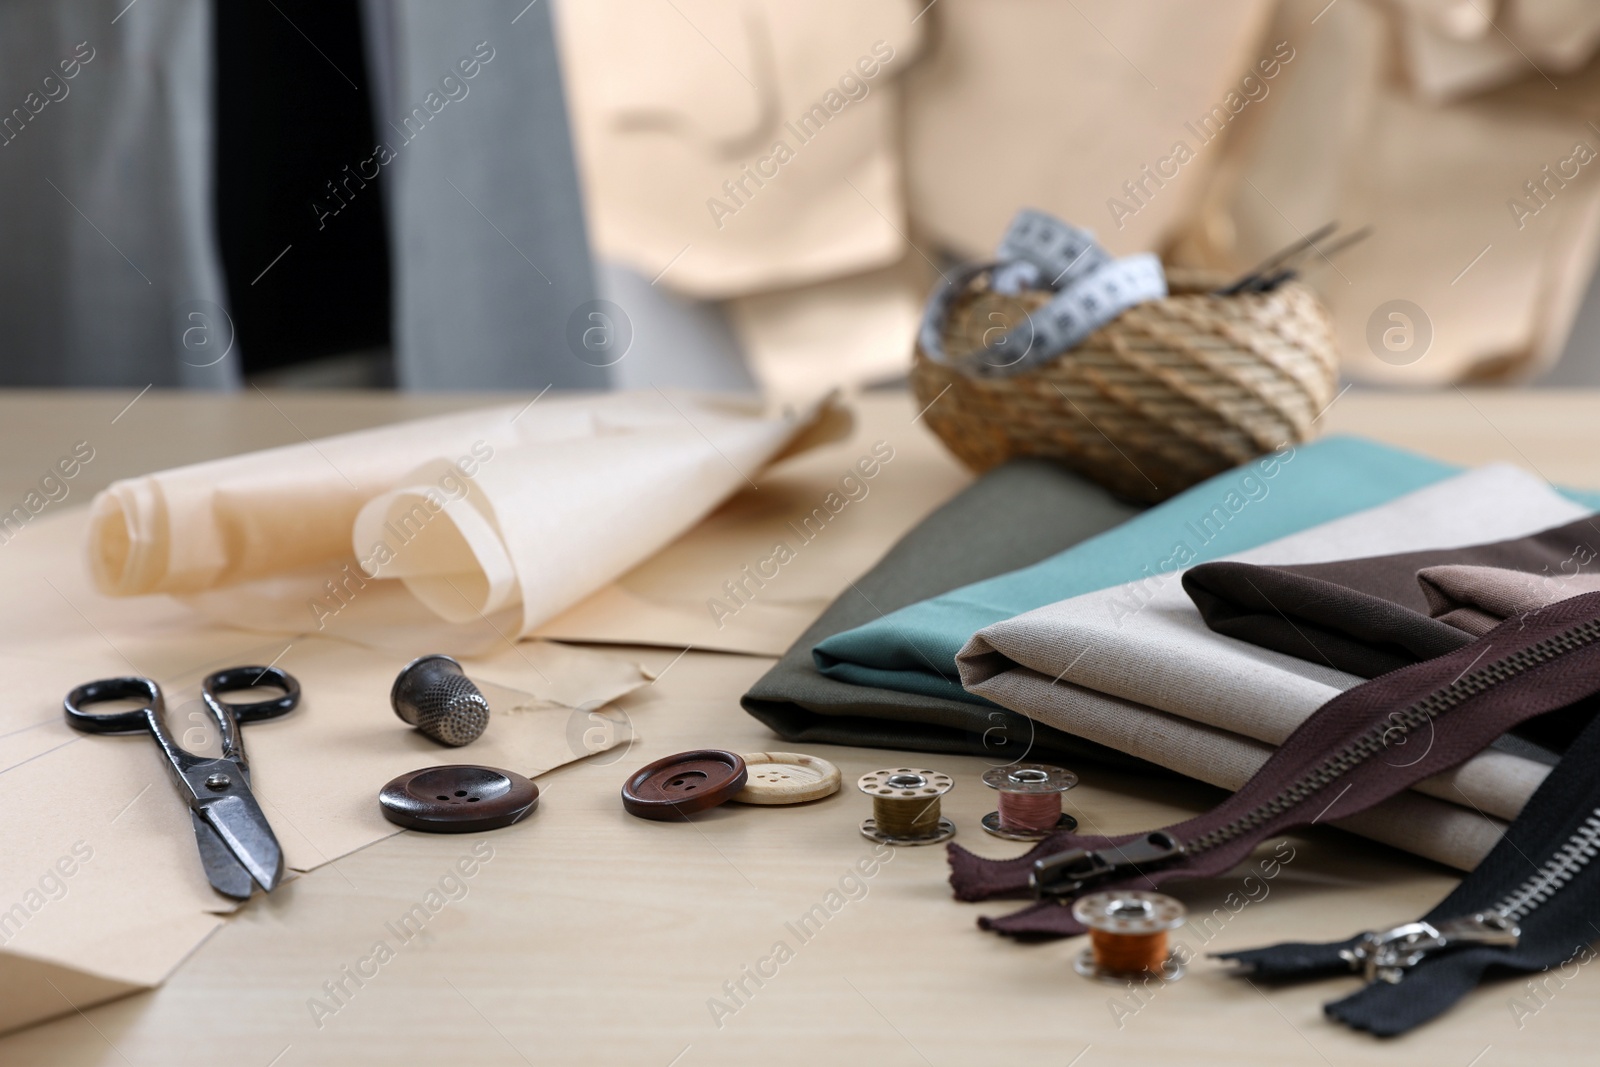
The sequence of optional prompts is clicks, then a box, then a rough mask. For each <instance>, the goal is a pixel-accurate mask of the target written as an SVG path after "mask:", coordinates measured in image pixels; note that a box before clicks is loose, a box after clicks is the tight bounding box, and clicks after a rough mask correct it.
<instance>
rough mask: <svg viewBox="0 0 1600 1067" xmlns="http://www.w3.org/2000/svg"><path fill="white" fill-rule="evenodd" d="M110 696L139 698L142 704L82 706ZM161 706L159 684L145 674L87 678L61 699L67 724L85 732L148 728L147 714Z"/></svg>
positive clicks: (114, 698)
mask: <svg viewBox="0 0 1600 1067" xmlns="http://www.w3.org/2000/svg"><path fill="white" fill-rule="evenodd" d="M112 700H138V701H142V702H143V704H144V706H143V707H138V708H130V709H128V710H127V711H108V712H98V713H97V712H92V711H85V710H84V708H86V707H88V706H89V705H91V704H104V703H106V702H107V701H112ZM162 706H163V702H162V698H161V688H160V686H158V685H156V683H154V682H152V681H151V680H150V679H148V678H137V677H127V678H102V679H100V680H99V681H98V682H86V683H84V684H83V685H80V686H78V688H76V689H74V690H73V691H72V692H70V693H68V694H67V697H66V699H65V700H63V701H62V702H61V708H62V710H63V711H64V712H65V713H66V716H67V725H68V726H70V727H72V728H73V729H74V730H82V731H83V732H84V733H88V734H131V733H142V732H144V731H145V730H148V729H150V714H151V712H152V711H155V712H159V711H160V710H161V708H162Z"/></svg>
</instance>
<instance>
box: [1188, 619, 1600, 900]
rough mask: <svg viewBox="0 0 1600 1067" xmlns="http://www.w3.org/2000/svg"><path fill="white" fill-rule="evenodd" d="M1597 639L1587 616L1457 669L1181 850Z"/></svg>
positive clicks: (1267, 816)
mask: <svg viewBox="0 0 1600 1067" xmlns="http://www.w3.org/2000/svg"><path fill="white" fill-rule="evenodd" d="M1597 639H1600V619H1590V620H1589V621H1588V622H1584V623H1580V624H1578V625H1577V626H1574V627H1571V628H1570V629H1567V630H1563V631H1562V632H1561V633H1559V634H1556V635H1555V636H1553V637H1547V638H1545V639H1544V640H1543V641H1539V642H1537V643H1536V644H1532V645H1529V646H1527V647H1526V648H1519V649H1517V651H1515V652H1513V653H1511V654H1510V655H1509V656H1506V657H1505V658H1503V659H1498V660H1496V661H1494V662H1493V663H1490V664H1488V665H1487V666H1484V667H1480V668H1478V669H1477V670H1475V671H1473V672H1471V673H1470V674H1464V675H1462V676H1461V677H1459V678H1457V679H1456V680H1455V681H1453V682H1451V683H1450V684H1449V685H1447V686H1444V687H1443V688H1440V689H1436V690H1434V691H1433V692H1432V693H1429V694H1428V695H1427V696H1425V697H1423V698H1422V699H1421V700H1419V701H1417V702H1416V703H1415V704H1412V705H1410V706H1409V707H1407V708H1406V709H1405V710H1403V711H1399V712H1396V713H1395V714H1394V715H1392V716H1390V717H1389V718H1388V719H1386V720H1385V721H1384V722H1380V723H1377V724H1376V725H1374V726H1373V727H1372V728H1371V729H1370V730H1368V731H1367V732H1366V733H1365V734H1362V735H1361V736H1360V737H1358V738H1356V739H1355V740H1354V741H1352V742H1350V744H1348V745H1346V746H1345V747H1344V748H1342V749H1340V750H1339V751H1338V752H1336V753H1334V754H1333V755H1332V756H1329V757H1328V758H1327V759H1325V760H1323V761H1322V763H1320V764H1318V765H1317V767H1316V769H1314V770H1313V771H1311V773H1309V774H1308V775H1306V776H1305V777H1304V778H1301V779H1300V780H1299V781H1297V782H1295V783H1294V784H1293V785H1290V786H1289V787H1288V788H1286V789H1284V790H1283V791H1282V792H1281V793H1279V794H1278V795H1277V796H1275V797H1273V798H1272V799H1271V800H1269V801H1267V802H1266V803H1264V804H1261V805H1259V806H1257V807H1254V808H1251V809H1250V810H1249V811H1247V812H1245V813H1244V814H1243V815H1240V816H1239V817H1238V818H1236V819H1234V820H1233V821H1232V822H1230V823H1227V824H1226V825H1224V826H1220V827H1218V828H1217V829H1215V830H1211V831H1208V832H1207V833H1204V834H1201V835H1200V836H1199V837H1197V838H1194V839H1193V840H1190V841H1186V842H1184V845H1183V849H1184V851H1185V852H1190V853H1193V852H1204V851H1205V850H1207V849H1212V848H1216V847H1217V846H1219V845H1224V844H1227V843H1228V842H1229V841H1232V840H1233V839H1234V838H1236V837H1239V836H1240V835H1242V834H1245V833H1247V832H1249V831H1250V830H1252V829H1254V828H1255V827H1257V826H1260V825H1261V824H1262V823H1264V822H1267V821H1269V820H1271V819H1274V818H1276V817H1277V816H1279V815H1281V814H1283V813H1284V812H1285V811H1288V810H1289V809H1290V808H1293V807H1294V806H1295V805H1297V804H1299V803H1300V802H1301V801H1303V800H1305V799H1306V798H1307V797H1310V796H1312V795H1313V794H1315V793H1316V792H1318V791H1319V790H1321V789H1324V788H1326V787H1327V786H1328V785H1329V783H1331V782H1334V781H1336V780H1338V779H1339V778H1340V777H1341V776H1343V775H1344V774H1346V773H1348V772H1349V771H1351V770H1352V769H1354V768H1355V767H1357V766H1360V765H1361V764H1362V763H1365V762H1366V761H1367V760H1369V759H1371V758H1372V757H1373V756H1374V755H1376V754H1377V753H1379V752H1381V751H1382V750H1383V749H1384V747H1385V746H1386V743H1387V739H1388V738H1389V736H1390V735H1391V734H1393V733H1396V732H1399V733H1401V734H1409V733H1410V732H1411V731H1412V730H1414V729H1416V728H1417V727H1418V726H1421V725H1422V724H1423V723H1425V722H1428V721H1430V720H1432V719H1434V718H1435V717H1437V716H1439V715H1441V714H1443V713H1444V712H1446V711H1449V710H1450V709H1451V708H1454V707H1456V706H1457V705H1459V704H1462V703H1464V702H1465V701H1466V700H1468V699H1469V698H1471V697H1475V696H1477V695H1478V694H1480V693H1483V692H1484V691H1486V690H1488V689H1490V688H1492V687H1493V686H1496V685H1498V684H1500V683H1501V682H1506V681H1510V680H1511V679H1512V678H1515V677H1517V676H1518V675H1520V674H1523V673H1525V672H1526V671H1529V670H1531V669H1532V668H1534V667H1537V666H1540V665H1542V664H1544V663H1548V662H1549V661H1550V660H1553V659H1555V658H1557V657H1559V656H1563V655H1565V654H1567V653H1568V652H1573V651H1576V650H1577V649H1580V648H1583V647H1584V646H1586V645H1590V644H1593V643H1594V642H1595V641H1596V640H1597ZM1595 832H1596V838H1597V843H1600V827H1597V828H1596V831H1595ZM1592 854H1593V852H1592V851H1591V852H1590V853H1589V855H1592ZM1552 862H1553V861H1552ZM1582 862H1585V863H1586V862H1588V855H1586V856H1585V857H1584V859H1583V861H1582ZM1579 865H1580V866H1581V865H1582V864H1581V863H1580V864H1579ZM1570 876H1571V875H1570V874H1568V875H1567V877H1570ZM1530 881H1531V880H1530ZM1563 881H1565V879H1563ZM1557 884H1559V883H1557Z"/></svg>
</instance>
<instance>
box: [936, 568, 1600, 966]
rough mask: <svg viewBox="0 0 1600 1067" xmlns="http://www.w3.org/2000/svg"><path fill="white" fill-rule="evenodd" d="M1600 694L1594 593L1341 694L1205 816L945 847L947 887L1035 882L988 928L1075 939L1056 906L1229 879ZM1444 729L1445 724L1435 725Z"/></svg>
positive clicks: (987, 893)
mask: <svg viewBox="0 0 1600 1067" xmlns="http://www.w3.org/2000/svg"><path fill="white" fill-rule="evenodd" d="M1484 660H1488V662H1487V663H1486V664H1485V663H1484ZM1596 691H1600V593H1591V594H1586V595H1584V596H1580V597H1574V598H1572V599H1570V600H1566V601H1562V602H1560V603H1558V604H1555V605H1551V606H1550V607H1547V608H1544V609H1541V610H1540V611H1539V612H1537V613H1534V614H1531V615H1527V616H1522V617H1519V618H1514V619H1511V620H1508V621H1507V622H1505V623H1503V624H1501V625H1500V626H1499V627H1498V628H1496V629H1495V630H1494V631H1492V632H1491V633H1489V634H1488V635H1486V636H1485V637H1483V638H1482V639H1481V640H1479V641H1476V642H1474V643H1472V644H1471V645H1468V646H1466V647H1464V648H1461V649H1458V650H1456V651H1455V652H1451V653H1448V654H1446V655H1444V656H1440V657H1437V658H1435V659H1431V660H1427V661H1424V662H1422V663H1418V664H1413V665H1411V666H1408V667H1404V668H1401V669H1400V670H1397V671H1393V672H1391V673H1389V674H1387V675H1384V676H1382V677H1380V678H1375V679H1373V680H1372V681H1369V682H1366V683H1364V684H1362V685H1360V686H1357V687H1356V688H1354V689H1351V690H1349V691H1347V692H1345V693H1341V694H1340V695H1338V696H1336V697H1334V698H1333V699H1332V700H1330V701H1329V702H1328V703H1327V704H1325V705H1323V707H1321V708H1320V709H1318V710H1317V712H1316V713H1315V714H1313V715H1312V716H1311V717H1310V718H1309V719H1307V720H1306V721H1305V722H1304V723H1302V724H1301V726H1300V727H1299V729H1297V730H1296V731H1295V732H1294V733H1293V734H1292V735H1290V737H1289V738H1288V739H1287V740H1285V742H1284V744H1283V746H1282V747H1281V748H1279V750H1278V751H1277V752H1276V753H1275V754H1274V755H1273V756H1272V758H1270V759H1269V760H1268V761H1267V762H1266V764H1264V765H1263V766H1262V768H1261V769H1260V770H1259V771H1258V772H1257V773H1256V774H1255V775H1254V776H1253V777H1252V778H1251V779H1250V781H1249V782H1247V783H1245V785H1244V786H1243V787H1242V788H1241V789H1240V790H1239V791H1238V792H1237V793H1235V794H1234V795H1233V796H1232V797H1230V798H1229V799H1228V800H1227V801H1225V802H1223V803H1222V804H1221V805H1219V806H1218V807H1217V808H1215V809H1213V810H1212V811H1211V812H1209V813H1207V814H1205V815H1202V816H1199V817H1197V818H1194V819H1189V820H1187V821H1185V822H1183V823H1178V824H1176V825H1174V826H1170V827H1166V828H1165V829H1162V830H1157V831H1154V832H1151V833H1146V834H1137V835H1125V836H1121V837H1109V838H1108V837H1079V836H1076V835H1070V834H1058V835H1055V836H1053V837H1051V838H1049V839H1047V840H1045V841H1044V842H1042V843H1041V844H1040V845H1039V846H1037V847H1036V848H1035V849H1034V850H1033V851H1031V852H1029V853H1028V854H1027V855H1026V856H1023V857H1021V858H1020V859H1018V860H1012V861H998V862H997V861H990V860H984V859H981V858H979V857H977V856H975V855H973V854H972V853H970V852H967V851H966V850H965V849H962V848H960V847H959V846H951V849H950V862H951V868H952V870H951V878H950V881H951V885H952V886H953V887H954V889H955V891H956V895H957V896H958V897H959V898H961V899H964V900H980V899H985V898H988V897H993V896H1001V895H1006V894H1013V893H1017V892H1020V891H1023V890H1026V889H1030V888H1031V889H1032V890H1033V891H1034V893H1035V895H1037V896H1039V897H1041V898H1043V900H1044V901H1045V902H1044V903H1042V904H1040V905H1036V906H1034V907H1033V908H1030V909H1027V910H1025V911H1023V912H1019V913H1017V914H1015V915H1012V916H1007V917H1005V918H1003V919H996V920H981V922H982V923H983V925H985V926H986V927H988V928H990V929H994V930H997V931H1000V932H1003V933H1016V934H1034V935H1037V934H1061V935H1065V934H1074V933H1080V932H1082V931H1081V928H1080V927H1078V926H1077V924H1076V923H1075V922H1074V921H1073V920H1072V918H1071V915H1070V912H1069V910H1068V909H1066V908H1061V907H1055V906H1054V902H1068V901H1070V900H1071V899H1072V898H1074V897H1075V896H1077V895H1078V894H1080V893H1082V892H1084V891H1086V890H1088V889H1090V888H1095V889H1100V888H1107V887H1110V886H1113V885H1123V884H1126V885H1130V886H1134V885H1136V886H1138V887H1140V888H1149V887H1152V886H1154V885H1155V884H1157V883H1158V882H1161V881H1165V880H1167V879H1170V878H1175V877H1206V876H1210V875H1215V874H1221V873H1223V872H1224V871H1226V870H1227V869H1228V868H1230V867H1232V866H1233V865H1234V864H1235V863H1237V862H1239V861H1240V860H1242V859H1243V858H1244V857H1245V856H1246V855H1248V853H1249V852H1250V850H1251V849H1253V848H1254V847H1255V845H1256V844H1258V843H1259V842H1260V841H1262V840H1264V839H1265V838H1266V837H1268V836H1270V835H1272V834H1275V833H1279V832H1281V831H1283V830H1286V829H1288V828H1290V827H1293V826H1299V825H1305V824H1307V823H1311V822H1321V821H1323V820H1324V819H1328V820H1332V819H1340V818H1344V817H1346V816H1349V815H1353V814H1355V813H1357V812H1359V811H1363V810H1365V809H1367V808H1369V807H1371V806H1372V805H1374V804H1377V803H1379V802H1381V801H1382V800H1385V799H1387V798H1388V797H1391V796H1394V795H1395V794H1396V793H1398V792H1400V791H1401V790H1403V789H1406V788H1408V787H1409V786H1411V785H1413V784H1415V783H1416V782H1418V781H1420V780H1422V779H1423V778H1427V777H1429V776H1431V775H1434V774H1438V773H1439V772H1441V771H1443V770H1446V769H1448V768H1450V767H1453V766H1455V765H1457V764H1459V763H1461V762H1463V761H1464V760H1466V759H1468V758H1470V757H1471V756H1472V755H1474V754H1475V753H1477V752H1478V751H1480V750H1481V749H1483V748H1484V747H1486V746H1487V745H1488V744H1489V743H1490V742H1492V741H1493V740H1494V738H1495V737H1497V736H1499V735H1500V734H1501V733H1503V732H1505V730H1507V729H1509V728H1510V727H1512V726H1514V725H1516V724H1517V723H1519V722H1522V721H1523V720H1525V719H1528V718H1531V717H1532V716H1534V715H1538V714H1542V713H1544V712H1547V711H1553V710H1556V709H1557V708H1561V707H1565V706H1567V705H1568V704H1571V703H1573V702H1575V701H1577V700H1580V699H1582V698H1584V697H1586V696H1589V695H1590V694H1592V693H1594V692H1596ZM1392 709H1398V710H1392ZM1445 723H1448V729H1441V727H1442V725H1443V724H1445ZM1430 724H1431V725H1432V731H1431V744H1430V747H1429V750H1428V751H1427V753H1426V754H1425V755H1424V756H1423V757H1422V758H1420V759H1417V760H1414V761H1408V763H1407V764H1405V765H1403V766H1401V765H1394V764H1390V763H1388V762H1387V761H1384V760H1381V759H1376V758H1375V757H1377V756H1379V755H1380V754H1382V753H1383V752H1384V751H1386V750H1387V749H1388V748H1389V746H1390V745H1392V744H1393V743H1394V741H1395V740H1396V739H1398V738H1406V737H1413V736H1415V735H1416V734H1418V733H1419V731H1421V730H1422V729H1423V727H1425V726H1428V725H1430Z"/></svg>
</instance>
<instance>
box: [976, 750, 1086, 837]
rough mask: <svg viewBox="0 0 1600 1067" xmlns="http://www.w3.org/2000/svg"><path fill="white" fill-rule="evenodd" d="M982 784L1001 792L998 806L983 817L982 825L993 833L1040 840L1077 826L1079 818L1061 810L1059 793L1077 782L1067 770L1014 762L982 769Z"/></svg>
mask: <svg viewBox="0 0 1600 1067" xmlns="http://www.w3.org/2000/svg"><path fill="white" fill-rule="evenodd" d="M983 784H984V785H986V786H988V787H989V788H990V789H996V790H999V792H1000V798H999V801H998V803H999V810H998V811H991V812H990V813H989V814H987V815H985V816H984V817H983V828H984V829H985V830H987V831H988V832H989V833H991V834H993V835H994V836H996V837H1004V838H1007V839H1008V840H1011V841H1039V840H1042V839H1044V838H1046V837H1049V836H1050V835H1051V834H1053V833H1056V832H1058V831H1071V830H1076V829H1077V828H1078V820H1077V819H1074V818H1073V817H1072V816H1071V815H1068V814H1066V813H1065V812H1063V811H1062V810H1061V794H1062V793H1065V792H1066V791H1067V790H1069V789H1071V788H1072V787H1073V786H1075V785H1077V784H1078V776H1077V775H1076V774H1073V773H1072V772H1071V771H1069V770H1065V769H1064V768H1061V767H1052V766H1050V765H1049V764H1047V763H1013V764H1012V765H1011V766H1009V767H991V768H990V769H989V770H987V771H984V772H983Z"/></svg>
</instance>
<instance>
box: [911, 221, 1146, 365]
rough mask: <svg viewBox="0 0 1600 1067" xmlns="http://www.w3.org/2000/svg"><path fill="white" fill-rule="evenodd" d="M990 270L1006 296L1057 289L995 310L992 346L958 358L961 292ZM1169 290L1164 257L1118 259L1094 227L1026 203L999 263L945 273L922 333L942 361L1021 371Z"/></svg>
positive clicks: (988, 335)
mask: <svg viewBox="0 0 1600 1067" xmlns="http://www.w3.org/2000/svg"><path fill="white" fill-rule="evenodd" d="M984 273H988V274H989V285H990V288H991V289H992V290H994V291H995V292H996V293H999V294H1001V295H1003V296H1016V295H1017V294H1018V293H1020V292H1021V291H1023V290H1024V289H1048V290H1051V291H1052V292H1053V295H1052V296H1051V297H1050V299H1049V301H1048V302H1046V303H1045V304H1044V305H1043V306H1041V307H1037V308H1034V309H1033V310H1031V311H1029V310H1027V309H1026V308H1024V307H1022V306H1021V305H1020V304H1018V305H1016V307H1015V308H1014V309H1013V310H1014V312H1015V313H1014V314H1010V315H1005V314H1001V313H1000V312H998V311H995V312H992V313H991V318H992V319H993V320H994V321H995V326H994V328H992V329H990V330H987V331H985V333H984V339H985V341H984V343H985V347H984V348H982V349H980V350H978V351H976V352H973V353H971V354H969V355H964V356H962V357H960V358H959V359H954V360H953V359H951V358H950V357H949V355H948V354H947V353H946V352H945V349H944V324H945V320H946V319H947V318H948V317H949V314H950V307H951V305H952V304H953V303H954V302H955V300H956V298H957V297H959V296H960V295H961V294H962V293H963V292H965V291H966V289H967V286H968V285H969V284H970V283H971V282H972V281H973V280H974V279H976V278H977V277H979V276H980V275H982V274H984ZM1166 295H1167V277H1166V272H1165V271H1164V270H1163V269H1162V267H1161V260H1160V259H1159V258H1158V257H1156V256H1154V255H1151V254H1149V253H1140V254H1138V255H1133V256H1126V257H1124V258H1122V259H1113V258H1112V257H1111V254H1110V253H1108V252H1107V251H1106V250H1105V249H1103V248H1101V247H1100V245H1099V244H1097V243H1096V242H1095V239H1094V234H1092V233H1090V232H1089V231H1088V230H1080V229H1078V228H1077V227H1076V226H1070V225H1068V224H1067V223H1064V222H1062V221H1061V220H1059V219H1056V218H1054V217H1052V216H1050V215H1046V214H1045V213H1043V212H1041V211H1034V210H1032V209H1027V208H1025V209H1023V210H1022V211H1019V212H1018V213H1017V216H1016V217H1015V218H1014V219H1012V220H1011V225H1010V226H1009V227H1007V229H1006V233H1005V236H1004V237H1003V238H1001V240H1000V246H999V248H998V250H997V251H996V262H994V263H984V264H978V265H974V266H969V267H965V268H962V269H961V270H958V271H955V272H953V273H952V274H950V275H947V276H946V279H945V283H944V284H943V285H942V286H941V287H940V288H939V289H938V291H937V292H935V294H934V296H933V298H932V299H931V300H929V301H928V306H927V309H926V310H925V311H924V313H923V317H922V324H921V326H920V328H919V330H918V334H917V340H918V342H919V344H920V345H921V347H922V350H923V351H924V352H926V353H927V354H928V356H929V357H930V358H932V359H934V360H935V361H937V362H939V363H944V364H947V365H954V366H958V367H959V368H960V369H962V370H964V371H967V372H969V373H972V374H976V375H979V376H983V377H994V376H1002V375H1010V374H1017V373H1020V372H1022V371H1024V370H1027V369H1029V368H1031V367H1036V366H1038V365H1039V364H1041V363H1046V362H1048V361H1049V360H1051V359H1054V358H1055V357H1056V356H1058V355H1060V354H1061V353H1062V352H1065V351H1067V350H1068V349H1070V348H1074V347H1076V346H1077V345H1078V344H1079V343H1081V342H1082V341H1083V340H1084V338H1086V337H1088V336H1089V335H1090V334H1092V333H1094V331H1096V330H1098V329H1099V328H1100V327H1102V326H1104V325H1105V324H1106V323H1108V322H1110V321H1111V320H1112V319H1114V318H1116V317H1117V316H1118V315H1120V314H1122V313H1123V312H1124V311H1126V310H1128V309H1129V308H1131V307H1133V306H1134V305H1135V304H1142V303H1144V302H1145V301H1147V300H1159V299H1160V298H1161V297H1164V296H1166ZM1018 319H1020V320H1022V321H1020V322H1017V321H1015V320H1018ZM1002 320H1003V321H1002Z"/></svg>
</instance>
